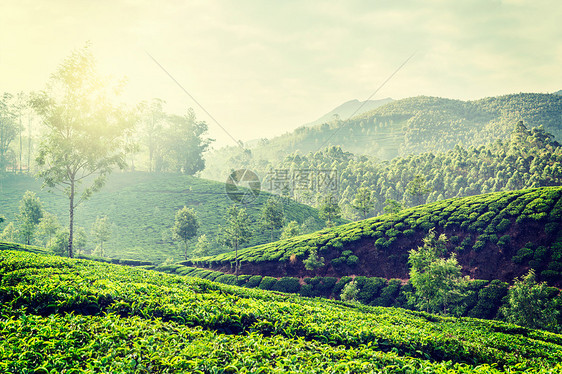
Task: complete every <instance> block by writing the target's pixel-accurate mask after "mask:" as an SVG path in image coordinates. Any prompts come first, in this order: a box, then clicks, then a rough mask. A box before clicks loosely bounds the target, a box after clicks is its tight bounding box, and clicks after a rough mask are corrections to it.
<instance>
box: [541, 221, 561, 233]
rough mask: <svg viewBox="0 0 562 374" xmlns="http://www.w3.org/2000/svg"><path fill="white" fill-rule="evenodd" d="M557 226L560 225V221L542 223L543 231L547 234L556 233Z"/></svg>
mask: <svg viewBox="0 0 562 374" xmlns="http://www.w3.org/2000/svg"><path fill="white" fill-rule="evenodd" d="M559 226H560V223H558V222H549V223H547V224H546V225H544V232H545V233H546V234H547V235H553V234H556V233H557V232H558V227H559Z"/></svg>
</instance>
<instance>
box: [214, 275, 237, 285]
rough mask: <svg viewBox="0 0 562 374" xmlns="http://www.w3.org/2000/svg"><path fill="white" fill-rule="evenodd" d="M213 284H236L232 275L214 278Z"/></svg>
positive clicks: (234, 276)
mask: <svg viewBox="0 0 562 374" xmlns="http://www.w3.org/2000/svg"><path fill="white" fill-rule="evenodd" d="M215 282H219V283H223V284H231V285H235V284H236V275H234V274H223V275H220V276H218V277H216V278H215Z"/></svg>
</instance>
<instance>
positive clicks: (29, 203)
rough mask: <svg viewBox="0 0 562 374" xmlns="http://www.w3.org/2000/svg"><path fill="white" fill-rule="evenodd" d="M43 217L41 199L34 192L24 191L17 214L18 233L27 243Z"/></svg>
mask: <svg viewBox="0 0 562 374" xmlns="http://www.w3.org/2000/svg"><path fill="white" fill-rule="evenodd" d="M41 218H43V207H42V204H41V200H39V198H38V197H37V196H36V195H35V193H34V192H31V191H26V192H25V194H24V195H23V198H22V199H21V201H20V213H19V215H18V221H19V227H20V228H19V233H20V235H21V236H22V237H23V240H24V241H25V242H26V244H27V245H29V244H30V242H31V240H32V239H33V236H34V235H35V231H36V229H37V226H38V225H39V222H40V221H41Z"/></svg>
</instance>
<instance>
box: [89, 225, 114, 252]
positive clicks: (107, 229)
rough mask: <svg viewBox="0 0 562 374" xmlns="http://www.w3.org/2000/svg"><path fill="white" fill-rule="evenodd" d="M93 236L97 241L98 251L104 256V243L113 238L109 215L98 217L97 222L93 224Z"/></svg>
mask: <svg viewBox="0 0 562 374" xmlns="http://www.w3.org/2000/svg"><path fill="white" fill-rule="evenodd" d="M92 236H93V237H94V238H95V240H96V243H97V246H96V251H97V252H99V254H100V256H102V257H103V243H105V242H106V241H108V240H109V238H111V224H110V223H109V218H107V216H103V217H99V216H98V217H96V220H95V222H94V223H93V224H92Z"/></svg>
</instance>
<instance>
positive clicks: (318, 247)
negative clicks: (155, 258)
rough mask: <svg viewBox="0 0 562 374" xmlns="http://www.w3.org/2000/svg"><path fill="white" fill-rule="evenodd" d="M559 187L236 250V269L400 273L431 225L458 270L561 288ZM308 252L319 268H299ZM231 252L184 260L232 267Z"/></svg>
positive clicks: (431, 207) (403, 275)
mask: <svg viewBox="0 0 562 374" xmlns="http://www.w3.org/2000/svg"><path fill="white" fill-rule="evenodd" d="M561 224H562V187H543V188H535V189H527V190H518V191H507V192H495V193H489V194H484V195H476V196H470V197H464V198H454V199H448V200H443V201H438V202H435V203H431V204H426V205H420V206H417V207H414V208H409V209H406V210H403V211H401V212H399V213H396V214H386V215H382V216H378V217H374V218H370V219H366V220H363V221H358V222H353V223H349V224H345V225H341V226H337V227H334V228H330V229H323V230H321V231H318V232H315V233H312V234H308V235H303V236H298V237H293V238H290V239H287V240H282V241H278V242H273V243H268V244H263V245H259V246H255V247H251V248H246V249H243V250H241V251H239V252H238V259H239V261H240V271H241V273H243V274H251V275H258V274H259V275H263V276H266V275H269V276H275V277H284V276H290V277H300V278H303V277H305V278H307V277H317V276H322V277H326V276H330V277H336V278H340V277H343V276H348V275H361V276H368V277H383V278H386V279H391V278H400V279H407V278H408V271H409V269H408V251H409V250H410V249H413V248H416V247H418V246H420V245H421V244H422V239H423V237H424V236H425V235H426V234H427V232H428V231H429V230H430V229H431V228H435V230H436V231H437V233H439V234H440V233H444V234H446V236H447V237H448V247H447V252H448V253H456V254H457V256H458V259H459V263H460V264H461V265H462V266H463V272H464V273H465V274H466V275H469V276H471V278H475V279H486V280H494V279H499V280H502V281H507V282H511V281H512V280H513V279H514V278H515V277H518V276H521V275H522V274H524V273H526V272H527V271H528V269H529V268H534V269H535V270H536V272H537V274H538V275H539V278H540V279H541V280H543V281H546V282H548V283H549V284H551V285H554V286H561V285H562V283H561V282H562V277H561V274H562V273H561V272H562V229H561ZM312 251H317V253H318V255H319V256H321V257H323V258H324V265H323V266H321V267H319V268H317V269H314V270H307V269H305V265H304V264H303V261H304V260H305V259H307V257H308V256H310V253H311V252H312ZM234 258H235V255H234V253H233V252H229V253H224V254H220V255H216V256H210V257H204V258H199V259H194V260H190V261H186V262H184V263H183V264H184V265H187V266H197V267H203V268H208V269H211V270H218V271H222V272H232V267H233V263H234Z"/></svg>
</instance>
